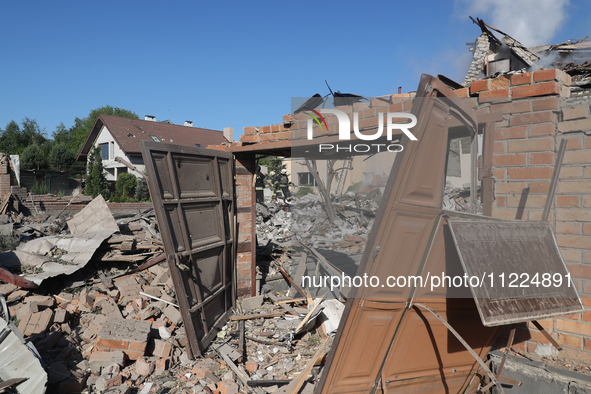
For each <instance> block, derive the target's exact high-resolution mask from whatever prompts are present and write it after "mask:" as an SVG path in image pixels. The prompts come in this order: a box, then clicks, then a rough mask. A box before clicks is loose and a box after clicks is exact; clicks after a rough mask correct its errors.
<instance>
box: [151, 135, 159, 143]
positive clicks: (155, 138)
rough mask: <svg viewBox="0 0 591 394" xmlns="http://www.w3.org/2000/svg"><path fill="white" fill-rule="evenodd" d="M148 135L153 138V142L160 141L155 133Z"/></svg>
mask: <svg viewBox="0 0 591 394" xmlns="http://www.w3.org/2000/svg"><path fill="white" fill-rule="evenodd" d="M150 137H151V138H152V139H153V140H154V142H160V139H158V137H156V136H155V135H151V136H150Z"/></svg>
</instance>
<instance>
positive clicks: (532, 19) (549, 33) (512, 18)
mask: <svg viewBox="0 0 591 394" xmlns="http://www.w3.org/2000/svg"><path fill="white" fill-rule="evenodd" d="M568 4H569V0H458V1H457V2H456V7H457V10H458V11H460V13H462V14H467V15H472V16H473V17H475V18H476V17H479V18H480V19H483V20H484V21H485V22H486V23H488V24H489V25H491V26H494V27H496V28H497V29H499V30H501V31H502V32H504V33H506V34H509V35H510V36H511V37H513V38H514V39H516V40H517V41H519V42H521V43H522V44H523V45H525V46H526V47H531V46H536V45H544V44H550V43H551V41H552V38H553V37H554V35H555V34H556V32H557V31H558V29H559V28H560V27H561V25H562V24H563V23H564V22H565V20H566V18H567V15H566V6H567V5H568Z"/></svg>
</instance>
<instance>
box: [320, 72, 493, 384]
mask: <svg viewBox="0 0 591 394" xmlns="http://www.w3.org/2000/svg"><path fill="white" fill-rule="evenodd" d="M441 96H448V97H449V96H452V97H453V96H454V94H453V93H452V92H451V91H450V89H448V88H447V87H446V86H444V85H443V84H442V83H441V81H439V80H438V79H436V78H433V77H430V76H427V75H423V77H422V78H421V83H420V85H419V89H417V97H425V98H421V99H415V100H414V103H413V108H412V113H413V114H415V115H416V117H417V120H418V123H417V126H416V127H415V128H413V134H414V135H415V136H416V137H417V138H418V141H412V142H411V141H409V140H408V139H407V138H405V137H404V138H403V139H402V144H403V146H404V151H403V153H401V154H397V157H396V159H395V162H394V166H393V168H392V172H391V174H390V177H389V179H388V184H387V185H386V191H385V192H384V197H385V198H383V199H382V202H381V205H380V210H379V212H378V214H377V215H376V216H377V218H376V221H375V222H374V225H373V228H372V231H371V233H370V237H369V239H368V242H367V246H366V249H365V252H364V255H363V257H362V260H361V264H360V267H359V271H358V275H361V274H367V276H370V277H371V276H377V277H380V278H386V277H388V276H395V277H397V276H405V277H408V276H409V275H419V276H421V275H423V271H426V270H427V269H429V270H431V272H437V271H436V270H440V269H441V268H440V267H446V266H447V265H450V264H451V263H452V262H453V263H455V265H456V266H457V267H459V269H461V266H460V265H459V259H458V257H457V253H456V251H455V248H454V246H453V243H450V242H449V240H446V237H448V235H447V234H446V231H445V228H444V227H445V225H446V221H445V220H444V218H443V216H442V213H441V205H442V196H443V189H444V182H445V179H444V169H445V165H446V158H447V154H446V151H447V149H446V147H447V145H448V124H449V122H450V118H451V116H452V115H454V116H456V117H457V118H459V119H461V120H462V123H464V124H467V126H469V129H470V130H472V133H475V132H476V130H477V121H476V119H475V114H474V112H473V111H472V110H471V109H469V108H465V107H464V105H462V104H463V103H454V102H451V101H450V100H442V99H436V97H441ZM449 246H451V248H449ZM440 272H441V271H440ZM354 292H355V294H354V295H353V296H350V297H349V299H348V301H347V306H346V308H345V312H344V314H343V318H342V320H341V324H340V326H339V331H338V333H337V336H336V338H335V341H334V343H333V346H332V349H331V352H330V355H329V358H328V361H327V365H326V369H325V371H324V373H323V375H322V379H321V381H320V384H319V385H318V387H317V389H316V392H318V393H344V392H346V393H349V394H351V393H370V392H376V390H377V391H384V392H400V393H415V392H430V393H435V392H438V393H439V392H441V393H452V392H461V391H462V390H463V389H465V388H466V387H467V386H468V385H469V384H470V377H471V376H472V375H473V373H474V372H475V370H476V368H477V365H476V362H475V361H474V359H473V358H472V356H471V355H470V354H468V352H467V351H465V349H464V348H463V346H462V345H461V344H460V343H459V342H458V341H457V340H456V339H455V338H452V337H451V336H450V335H449V333H448V331H447V328H446V327H445V326H444V325H443V324H442V323H441V322H440V321H439V320H437V319H435V318H434V317H433V316H431V315H429V314H425V313H423V311H421V310H419V309H418V308H417V307H415V306H413V307H409V305H411V304H412V301H413V300H414V301H417V302H418V301H420V302H422V303H423V304H425V305H429V307H431V308H432V309H433V310H436V311H437V312H438V313H439V314H440V315H442V316H444V318H445V319H446V320H447V321H448V322H453V325H454V327H456V328H457V327H461V328H462V329H461V330H460V331H461V335H462V336H464V337H465V339H466V340H467V341H468V343H469V344H470V346H471V347H472V349H474V350H475V351H476V353H477V354H478V355H479V356H481V357H482V356H483V355H484V354H486V352H487V351H488V349H489V348H490V345H492V342H493V340H494V338H495V336H496V334H497V332H498V329H496V328H486V327H484V326H482V324H481V323H480V321H479V316H478V313H477V311H476V306H475V305H474V301H473V300H472V299H461V298H457V299H450V298H449V297H447V296H446V294H447V289H442V291H441V293H440V294H430V295H429V297H426V296H425V295H424V294H421V291H420V289H417V288H410V287H402V288H400V287H384V286H379V287H365V288H363V287H362V288H356V289H354Z"/></svg>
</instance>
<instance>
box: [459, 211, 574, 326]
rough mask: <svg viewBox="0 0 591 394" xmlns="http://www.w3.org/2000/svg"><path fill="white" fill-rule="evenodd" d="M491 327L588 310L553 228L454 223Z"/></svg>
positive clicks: (529, 224)
mask: <svg viewBox="0 0 591 394" xmlns="http://www.w3.org/2000/svg"><path fill="white" fill-rule="evenodd" d="M449 228H450V230H451V233H452V235H453V238H454V242H455V244H456V247H457V250H458V253H459V255H460V260H461V263H462V266H463V267H464V270H465V272H466V274H468V275H469V276H476V277H478V278H484V281H483V283H482V285H481V286H479V287H471V288H470V290H471V291H472V293H473V295H474V299H475V300H476V305H477V306H478V312H479V313H480V317H481V319H482V322H483V323H484V325H486V326H496V325H501V324H511V323H521V322H525V321H531V320H536V319H544V318H548V317H552V316H557V315H564V314H572V313H579V312H583V311H584V307H583V304H582V303H581V300H580V299H579V295H578V293H577V289H576V287H575V285H574V283H573V281H572V280H571V279H570V274H569V272H568V269H567V268H566V265H565V264H564V261H563V260H562V256H560V252H559V250H558V245H557V244H556V239H555V238H554V234H553V232H552V227H551V225H550V223H546V222H511V223H502V222H501V223H498V222H497V223H493V222H486V223H484V222H477V221H455V220H450V221H449Z"/></svg>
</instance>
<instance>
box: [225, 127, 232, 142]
mask: <svg viewBox="0 0 591 394" xmlns="http://www.w3.org/2000/svg"><path fill="white" fill-rule="evenodd" d="M224 137H226V139H227V140H228V142H234V128H233V127H224Z"/></svg>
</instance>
